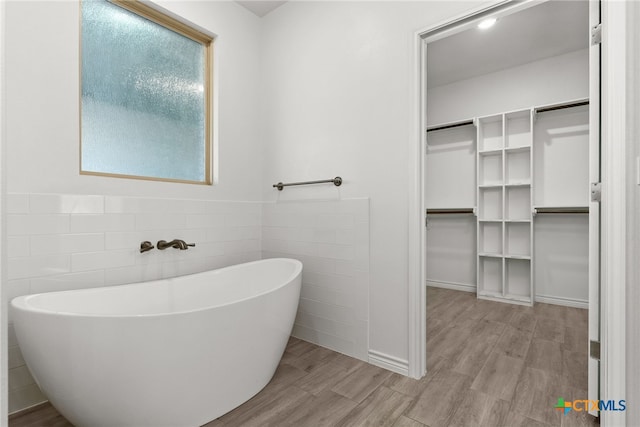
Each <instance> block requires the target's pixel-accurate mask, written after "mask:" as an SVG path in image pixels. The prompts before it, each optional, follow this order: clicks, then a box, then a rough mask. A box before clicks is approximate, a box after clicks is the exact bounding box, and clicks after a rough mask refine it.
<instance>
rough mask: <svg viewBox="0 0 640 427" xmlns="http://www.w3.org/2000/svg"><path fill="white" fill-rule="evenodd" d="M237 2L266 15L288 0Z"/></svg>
mask: <svg viewBox="0 0 640 427" xmlns="http://www.w3.org/2000/svg"><path fill="white" fill-rule="evenodd" d="M236 3H238V4H240V5H241V6H244V7H245V8H247V9H249V10H250V11H251V12H253V13H255V14H256V15H258V16H259V17H263V16H265V15H266V14H267V13H269V12H271V11H272V10H274V9H275V8H277V7H280V6H282V5H283V4H285V3H286V1H267V0H249V1H236Z"/></svg>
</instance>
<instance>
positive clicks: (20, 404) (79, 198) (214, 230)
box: [5, 193, 262, 412]
mask: <svg viewBox="0 0 640 427" xmlns="http://www.w3.org/2000/svg"><path fill="white" fill-rule="evenodd" d="M261 206H262V203H260V202H236V201H228V202H227V201H206V200H183V199H164V198H136V197H118V196H93V195H86V196H85V195H66V194H61V195H56V194H15V193H14V194H8V196H7V214H8V215H7V235H8V238H7V243H8V245H7V252H8V278H9V280H8V282H7V283H6V284H5V287H6V288H5V289H6V290H7V293H8V294H9V299H11V298H13V297H17V296H20V295H26V294H30V293H38V292H52V291H62V290H69V289H81V288H92V287H99V286H111V285H120V284H124V283H135V282H141V281H148V280H154V279H160V278H166V277H173V276H178V275H184V274H190V273H197V272H200V271H205V270H211V269H216V268H220V267H224V266H227V265H233V264H238V263H242V262H248V261H255V260H257V259H260V258H261V243H260V239H261V228H260V226H261ZM172 239H183V240H186V241H188V243H192V242H193V243H196V246H195V247H194V248H189V250H187V251H178V250H175V249H168V250H165V251H158V250H157V249H154V250H152V251H149V252H146V253H142V254H141V253H140V252H139V248H140V242H142V241H144V240H149V241H151V242H153V244H154V245H155V243H156V242H157V241H158V240H172ZM9 316H10V317H9V361H8V362H9V412H14V411H17V410H20V409H23V408H27V407H29V406H32V405H34V404H37V403H40V402H43V401H45V400H46V398H45V397H44V396H43V395H42V393H41V392H40V390H39V389H38V387H37V385H36V384H35V383H34V380H33V378H32V377H31V375H30V374H29V371H28V370H27V368H26V366H25V364H24V360H23V358H22V354H21V353H20V349H19V347H18V343H17V341H16V339H15V333H14V330H13V325H12V322H11V313H9Z"/></svg>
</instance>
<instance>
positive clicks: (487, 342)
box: [451, 333, 499, 377]
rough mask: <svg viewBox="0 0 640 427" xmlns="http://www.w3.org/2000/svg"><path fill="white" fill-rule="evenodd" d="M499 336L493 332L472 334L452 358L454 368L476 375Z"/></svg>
mask: <svg viewBox="0 0 640 427" xmlns="http://www.w3.org/2000/svg"><path fill="white" fill-rule="evenodd" d="M498 338H499V336H498V335H493V334H491V333H481V334H473V333H472V334H471V336H470V338H469V339H468V340H467V342H466V343H464V345H463V346H462V347H461V348H460V350H459V351H458V354H457V355H455V356H454V357H453V358H452V363H453V367H452V368H451V369H452V370H454V371H456V372H459V373H461V374H465V375H468V376H470V377H474V376H476V375H477V374H478V372H480V371H481V370H482V367H483V366H484V365H485V363H486V362H487V360H488V359H489V357H490V355H491V353H492V351H493V349H494V347H495V345H496V342H497V341H498Z"/></svg>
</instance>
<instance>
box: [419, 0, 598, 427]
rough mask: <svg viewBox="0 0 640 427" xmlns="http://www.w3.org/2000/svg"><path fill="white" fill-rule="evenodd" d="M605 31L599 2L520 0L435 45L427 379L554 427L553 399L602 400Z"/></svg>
mask: <svg viewBox="0 0 640 427" xmlns="http://www.w3.org/2000/svg"><path fill="white" fill-rule="evenodd" d="M596 22H599V11H598V7H597V2H588V1H570V2H567V1H560V0H548V1H544V2H524V3H517V4H516V2H508V3H502V4H501V5H499V6H497V7H495V8H494V9H492V10H485V11H483V12H481V13H480V14H478V15H473V16H470V17H466V18H464V19H461V20H460V21H459V22H457V23H454V24H452V25H447V26H443V27H442V28H440V29H436V30H435V31H433V32H431V33H428V34H427V35H426V37H425V38H424V43H425V47H424V51H423V53H424V58H425V64H424V68H426V81H424V82H423V83H425V86H426V96H425V100H426V105H423V108H424V110H425V111H426V119H425V120H426V122H425V123H424V124H425V127H426V137H425V151H424V177H423V179H424V180H423V190H424V206H423V208H424V211H423V212H424V213H425V215H426V221H425V225H426V227H425V233H424V238H423V244H424V246H423V247H424V248H425V259H426V264H425V276H426V286H427V290H426V294H427V311H426V313H427V314H426V316H427V318H426V325H427V333H426V334H427V344H426V354H427V370H428V375H432V374H435V375H437V372H438V370H439V369H447V370H449V371H450V372H453V373H455V374H460V375H462V376H461V377H460V378H459V379H460V381H463V380H465V381H468V379H467V377H469V378H471V382H470V384H469V385H468V386H469V388H470V389H471V390H474V391H477V392H481V393H483V394H486V395H489V396H494V397H496V398H498V399H501V400H504V401H508V402H510V409H511V410H514V411H515V412H517V413H519V414H520V415H522V416H527V417H530V418H532V419H537V420H538V421H541V422H547V423H550V424H554V421H555V419H554V416H555V415H554V414H557V413H558V411H556V412H555V413H554V410H553V409H554V408H551V410H548V408H543V407H542V405H543V404H542V401H543V400H544V399H546V398H547V396H544V397H542V395H544V394H545V393H547V394H554V395H555V394H557V396H555V398H556V399H557V398H558V397H563V396H565V395H566V396H570V397H566V399H567V400H568V401H569V400H572V399H591V400H597V399H598V377H599V373H598V361H597V359H596V358H591V357H590V354H589V353H590V346H589V341H590V340H592V341H599V335H598V333H599V326H598V325H599V319H598V314H599V306H598V304H599V302H598V300H599V295H598V293H597V289H598V288H599V235H600V231H599V223H600V217H599V213H600V212H599V210H600V206H599V203H598V201H597V200H596V199H597V197H596V198H594V200H593V201H592V196H591V192H592V188H591V183H592V182H598V181H599V174H600V171H599V163H600V158H599V156H600V151H599V114H600V113H599V111H600V108H599V102H600V101H599V86H598V84H597V83H598V82H599V78H600V76H599V47H598V46H597V43H596V44H594V45H592V43H591V31H590V29H591V27H592V26H594V23H596ZM594 291H595V292H594ZM592 350H593V351H595V350H596V349H595V348H593V349H592ZM594 356H595V354H594ZM498 377H500V378H501V379H499V380H498V379H497V378H498ZM525 389H526V390H527V392H528V393H529V395H528V396H527V398H528V399H529V403H527V405H529V404H530V402H531V399H533V404H531V405H529V406H526V405H525V403H524V401H522V402H521V400H523V399H522V398H523V396H520V395H519V393H520V394H521V393H522V392H523V390H525ZM532 391H533V392H537V393H539V394H540V395H541V400H540V401H539V402H537V404H538V407H536V399H535V396H534V397H533V398H532V396H531V394H530V393H531V392H532ZM534 394H535V393H534ZM591 413H592V414H593V415H597V413H596V412H593V411H592V412H591ZM536 417H537V418H536Z"/></svg>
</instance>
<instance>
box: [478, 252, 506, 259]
mask: <svg viewBox="0 0 640 427" xmlns="http://www.w3.org/2000/svg"><path fill="white" fill-rule="evenodd" d="M478 256H481V257H485V258H502V254H494V253H490V252H480V253H479V254H478Z"/></svg>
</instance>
